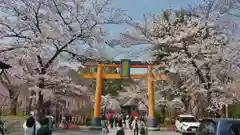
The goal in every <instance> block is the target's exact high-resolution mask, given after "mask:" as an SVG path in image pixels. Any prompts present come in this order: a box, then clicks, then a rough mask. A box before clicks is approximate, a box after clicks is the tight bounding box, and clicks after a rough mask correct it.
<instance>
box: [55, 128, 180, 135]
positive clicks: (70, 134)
mask: <svg viewBox="0 0 240 135" xmlns="http://www.w3.org/2000/svg"><path fill="white" fill-rule="evenodd" d="M53 135H101V131H62V132H58V133H54V134H53ZM108 135H116V129H111V130H110V133H109V134H108ZM125 135H133V134H132V132H131V131H129V130H127V131H126V134H125ZM148 135H180V134H178V133H175V132H156V131H155V132H150V131H149V133H148Z"/></svg>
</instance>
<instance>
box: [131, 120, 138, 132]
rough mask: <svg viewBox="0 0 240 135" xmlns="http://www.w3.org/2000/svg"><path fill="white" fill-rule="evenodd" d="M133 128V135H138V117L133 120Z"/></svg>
mask: <svg viewBox="0 0 240 135" xmlns="http://www.w3.org/2000/svg"><path fill="white" fill-rule="evenodd" d="M132 127H133V135H138V119H137V117H135V119H134V120H133V123H132Z"/></svg>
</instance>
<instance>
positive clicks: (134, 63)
mask: <svg viewBox="0 0 240 135" xmlns="http://www.w3.org/2000/svg"><path fill="white" fill-rule="evenodd" d="M98 64H102V66H103V67H109V68H119V67H120V64H121V61H106V62H86V63H85V64H83V65H84V66H86V67H97V66H98ZM130 65H131V68H147V67H148V66H152V67H166V66H165V65H163V64H162V65H161V64H160V63H158V62H151V63H147V62H141V61H131V62H130Z"/></svg>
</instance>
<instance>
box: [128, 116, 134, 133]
mask: <svg viewBox="0 0 240 135" xmlns="http://www.w3.org/2000/svg"><path fill="white" fill-rule="evenodd" d="M133 120H134V118H133V116H130V118H129V122H128V123H129V129H130V130H132V123H133Z"/></svg>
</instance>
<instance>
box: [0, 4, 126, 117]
mask: <svg viewBox="0 0 240 135" xmlns="http://www.w3.org/2000/svg"><path fill="white" fill-rule="evenodd" d="M0 4H1V21H0V25H1V31H0V37H1V38H2V39H3V40H5V41H6V40H10V43H9V44H10V45H11V46H9V47H8V48H12V47H14V48H16V47H18V49H15V53H16V54H18V57H16V58H19V59H26V58H27V59H28V58H34V60H35V65H37V66H36V68H35V69H33V70H34V75H36V76H37V77H36V76H32V77H33V78H35V80H36V81H37V84H38V85H37V87H38V88H40V89H39V93H38V95H39V96H38V98H39V100H38V105H39V107H38V108H40V110H39V112H40V113H41V112H42V105H43V91H45V90H44V89H46V87H47V86H46V85H47V84H46V83H47V81H49V80H48V79H49V78H48V77H47V76H48V75H47V74H50V73H51V72H52V71H51V66H52V64H53V63H54V61H55V60H57V59H58V58H59V57H60V56H64V57H69V58H74V60H78V61H80V62H83V61H86V60H87V59H88V58H89V57H86V56H84V55H86V53H85V52H87V51H86V50H88V52H95V53H96V54H98V53H99V50H101V48H103V49H105V48H106V45H105V43H104V40H105V39H106V38H107V32H106V30H105V25H107V24H119V23H122V19H123V15H124V12H123V11H122V10H121V9H116V8H111V7H110V6H109V5H110V4H111V1H110V0H104V1H100V0H99V1H98V0H96V1H85V0H72V1H67V0H63V1H58V0H50V1H44V0H13V1H8V0H3V1H1V3H0ZM91 59H95V58H91ZM49 70H50V71H49ZM33 78H32V79H33ZM50 78H51V77H50ZM60 82H61V81H60ZM60 82H56V83H60ZM35 88H36V87H35Z"/></svg>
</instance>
